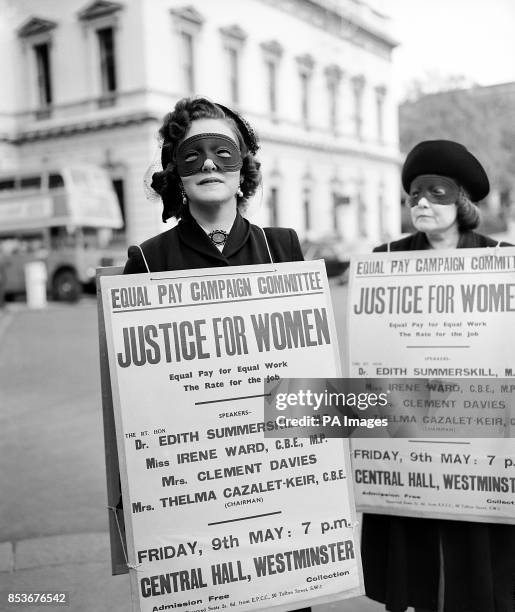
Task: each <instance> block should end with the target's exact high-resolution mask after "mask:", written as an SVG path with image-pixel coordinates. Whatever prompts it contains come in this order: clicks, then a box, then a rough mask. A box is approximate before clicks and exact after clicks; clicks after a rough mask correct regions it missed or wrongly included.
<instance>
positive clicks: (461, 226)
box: [362, 140, 515, 612]
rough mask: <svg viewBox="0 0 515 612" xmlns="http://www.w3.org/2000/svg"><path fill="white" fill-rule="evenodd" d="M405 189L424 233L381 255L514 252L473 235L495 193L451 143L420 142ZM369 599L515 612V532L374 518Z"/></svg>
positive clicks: (469, 611)
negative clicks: (482, 249)
mask: <svg viewBox="0 0 515 612" xmlns="http://www.w3.org/2000/svg"><path fill="white" fill-rule="evenodd" d="M402 185H403V187H404V189H405V191H406V192H407V194H408V197H407V203H408V205H409V206H410V210H411V219H412V221H413V225H414V226H415V228H416V230H417V232H416V233H414V234H411V235H410V236H407V237H406V238H403V239H402V240H398V241H396V242H392V243H390V244H383V245H381V246H379V247H377V248H376V249H374V250H375V251H383V252H384V251H412V250H425V249H453V248H457V249H463V248H476V247H495V246H510V245H508V244H506V243H500V244H498V243H497V241H495V240H492V239H491V238H489V237H487V236H483V235H481V234H478V233H476V232H474V231H473V230H474V229H475V228H476V227H477V226H478V224H479V211H478V208H477V206H476V205H475V204H474V203H475V202H478V201H479V200H482V199H483V198H484V197H485V196H486V195H487V194H488V192H489V189H490V186H489V182H488V177H487V175H486V173H485V171H484V169H483V167H482V166H481V164H480V163H479V161H478V160H477V159H476V158H475V157H474V156H473V155H472V154H471V153H470V152H469V151H468V150H467V149H466V148H465V147H463V146H462V145H460V144H458V143H456V142H452V141H449V140H432V141H425V142H421V143H419V144H418V145H417V146H416V147H415V148H414V149H413V150H412V151H411V152H410V153H409V154H408V156H407V157H406V161H405V164H404V167H403V169H402ZM362 559H363V569H364V578H365V589H366V593H367V595H368V596H369V597H371V598H372V599H375V600H377V601H380V602H382V603H384V604H386V610H390V611H392V612H403V611H404V610H406V609H407V607H408V606H413V607H414V608H415V610H416V612H426V611H431V612H432V611H438V612H513V610H514V607H513V606H514V603H513V596H514V588H515V526H510V525H502V524H488V523H470V522H466V521H448V520H437V519H421V518H406V517H398V516H386V515H375V514H368V515H364V517H363V532H362Z"/></svg>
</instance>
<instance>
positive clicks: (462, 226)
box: [456, 187, 481, 232]
mask: <svg viewBox="0 0 515 612" xmlns="http://www.w3.org/2000/svg"><path fill="white" fill-rule="evenodd" d="M456 206H457V211H456V221H457V223H458V229H459V231H460V232H466V231H468V230H473V229H476V227H477V226H478V225H479V222H480V220H481V215H480V213H479V208H478V207H477V206H476V205H475V204H474V203H473V202H472V200H471V199H470V197H469V195H468V193H467V192H466V191H465V189H463V187H460V192H459V194H458V199H457V200H456Z"/></svg>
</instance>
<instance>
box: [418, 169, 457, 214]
mask: <svg viewBox="0 0 515 612" xmlns="http://www.w3.org/2000/svg"><path fill="white" fill-rule="evenodd" d="M459 193H460V188H459V186H458V184H457V183H456V182H455V181H453V180H452V179H451V178H448V177H446V176H439V175H437V174H423V175H420V176H417V178H416V179H414V180H413V181H412V183H411V185H410V190H409V195H408V200H407V201H408V204H409V205H410V206H416V205H417V204H418V203H419V201H420V199H421V198H423V197H425V198H426V199H427V200H429V202H431V203H432V204H446V205H448V204H456V200H457V199H458V195H459Z"/></svg>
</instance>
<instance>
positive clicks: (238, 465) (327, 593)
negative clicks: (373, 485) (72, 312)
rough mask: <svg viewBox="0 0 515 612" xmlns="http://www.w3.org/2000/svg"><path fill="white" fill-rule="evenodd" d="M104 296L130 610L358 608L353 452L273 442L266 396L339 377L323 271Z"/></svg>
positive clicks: (219, 275) (147, 281)
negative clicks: (277, 388) (341, 602)
mask: <svg viewBox="0 0 515 612" xmlns="http://www.w3.org/2000/svg"><path fill="white" fill-rule="evenodd" d="M101 287H102V294H103V301H104V304H105V306H104V312H105V322H106V334H107V339H108V345H109V362H110V371H111V378H112V388H113V403H114V409H115V421H116V430H117V439H118V454H119V458H120V465H121V466H122V469H121V483H122V491H123V503H124V514H125V522H126V527H127V542H128V558H129V562H130V564H131V566H132V567H133V568H134V569H133V570H131V572H130V573H131V586H132V595H133V605H134V609H135V610H142V611H145V612H147V611H154V610H162V609H171V608H175V607H180V608H181V609H184V610H188V611H189V612H201V611H205V610H224V609H229V608H234V609H237V610H241V611H245V610H257V609H270V610H289V609H295V608H298V607H301V604H302V605H304V604H306V605H310V603H317V602H326V601H332V600H337V599H342V598H345V597H354V596H356V595H360V594H362V593H363V587H362V577H361V564H360V559H359V551H358V534H357V529H356V516H355V509H354V500H353V495H352V487H351V486H350V478H349V476H350V461H349V449H348V444H347V442H346V441H344V440H338V439H337V440H321V439H316V438H314V439H302V438H273V439H271V438H266V437H265V435H264V434H265V433H266V432H267V431H268V432H269V431H271V430H273V429H274V428H276V427H277V426H276V424H275V423H274V422H273V421H270V420H268V421H266V420H265V419H264V416H263V406H264V401H266V397H264V388H265V383H267V382H268V383H270V382H273V381H275V380H279V378H280V377H292V376H295V377H307V376H315V377H316V376H329V375H330V376H340V371H339V363H338V347H337V340H336V330H335V325H334V319H333V314H332V306H331V297H330V294H329V286H328V281H327V277H326V274H325V268H324V264H323V262H320V261H316V262H302V263H288V264H270V265H260V266H245V267H243V266H239V267H234V268H221V269H213V268H210V269H204V270H189V271H181V272H166V273H159V274H141V275H131V276H112V277H102V279H101ZM161 606H163V607H161Z"/></svg>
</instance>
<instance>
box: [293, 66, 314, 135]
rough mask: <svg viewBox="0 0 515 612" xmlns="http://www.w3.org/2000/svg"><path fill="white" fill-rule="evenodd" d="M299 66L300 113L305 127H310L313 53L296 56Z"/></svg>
mask: <svg viewBox="0 0 515 612" xmlns="http://www.w3.org/2000/svg"><path fill="white" fill-rule="evenodd" d="M296 59H297V66H298V68H299V78H300V113H301V120H302V123H303V124H304V127H306V128H307V127H309V119H310V96H311V91H310V90H311V77H312V74H313V68H314V66H315V61H314V60H313V58H312V57H311V55H309V54H306V55H301V56H299V57H297V58H296Z"/></svg>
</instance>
